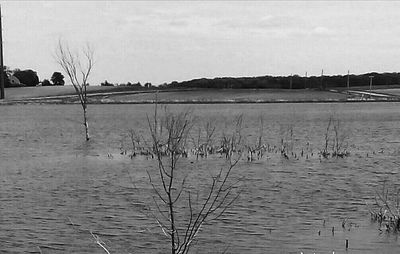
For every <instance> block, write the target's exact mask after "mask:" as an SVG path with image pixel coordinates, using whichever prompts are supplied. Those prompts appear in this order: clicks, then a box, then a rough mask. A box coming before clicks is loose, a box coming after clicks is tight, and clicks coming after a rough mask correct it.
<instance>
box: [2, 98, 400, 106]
mask: <svg viewBox="0 0 400 254" xmlns="http://www.w3.org/2000/svg"><path fill="white" fill-rule="evenodd" d="M377 102H379V103H382V102H385V103H390V102H400V99H397V98H396V99H394V98H391V99H367V100H338V99H331V100H317V99H314V100H256V101H251V100H249V101H246V100H216V101H195V100H190V101H176V100H172V101H157V102H156V101H153V100H152V101H109V100H107V101H102V100H96V101H90V102H88V105H122V104H127V105H129V104H132V105H146V104H176V105H179V104H182V105H187V104H193V105H200V104H299V103H316V104H318V103H377ZM26 104H60V105H74V104H80V102H79V101H66V100H41V99H35V100H10V101H1V102H0V105H26Z"/></svg>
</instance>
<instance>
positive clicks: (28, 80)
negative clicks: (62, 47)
mask: <svg viewBox="0 0 400 254" xmlns="http://www.w3.org/2000/svg"><path fill="white" fill-rule="evenodd" d="M14 76H15V77H16V78H17V79H18V80H19V81H20V82H21V83H22V84H25V85H26V86H36V85H38V84H39V77H38V75H37V73H36V71H33V70H23V71H21V70H16V71H14Z"/></svg>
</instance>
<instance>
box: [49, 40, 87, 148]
mask: <svg viewBox="0 0 400 254" xmlns="http://www.w3.org/2000/svg"><path fill="white" fill-rule="evenodd" d="M81 53H82V55H83V56H81V55H80V54H79V51H72V50H71V49H70V47H69V46H68V44H67V43H63V42H62V41H61V40H60V41H59V42H58V46H57V48H56V56H55V58H56V60H57V62H58V64H59V65H60V66H61V68H62V69H63V70H64V72H65V73H66V74H67V75H68V77H69V79H70V81H71V84H72V85H73V87H74V89H75V92H76V95H77V96H78V98H79V101H80V103H81V106H82V110H83V125H84V126H85V137H86V141H88V140H89V139H90V136H89V124H88V120H87V104H88V100H87V89H86V88H87V85H88V83H87V81H88V78H89V75H90V73H91V71H92V68H93V64H94V58H93V56H94V51H93V50H92V48H91V47H90V46H89V45H87V46H86V47H85V48H83V49H82V52H81Z"/></svg>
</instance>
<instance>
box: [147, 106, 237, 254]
mask: <svg viewBox="0 0 400 254" xmlns="http://www.w3.org/2000/svg"><path fill="white" fill-rule="evenodd" d="M148 124H149V130H150V135H151V138H152V143H153V149H154V154H155V158H156V160H157V169H156V170H155V171H152V172H153V174H152V173H151V172H149V171H147V174H148V178H149V182H150V184H151V186H152V190H153V193H154V195H153V209H152V210H151V216H152V218H154V219H155V221H156V222H157V224H158V225H159V226H160V228H161V230H162V232H163V233H164V235H165V236H167V238H168V239H169V243H170V250H171V253H172V254H185V253H188V252H189V250H190V248H191V246H192V245H193V244H194V240H195V239H196V237H197V236H198V234H199V232H200V231H201V228H202V227H203V226H204V225H206V224H207V223H209V222H211V221H214V220H217V219H218V218H220V216H221V215H223V214H224V213H225V211H226V210H227V209H228V208H230V207H231V206H232V205H233V204H234V202H235V201H236V200H237V198H238V196H239V190H238V188H237V183H238V181H233V179H232V177H231V173H232V170H233V168H234V167H235V166H236V164H237V163H238V162H239V160H240V157H239V156H232V155H231V153H228V154H229V155H228V158H227V161H228V163H226V162H224V165H225V164H226V165H227V166H222V167H221V168H220V169H219V170H216V171H214V173H211V174H210V176H211V177H210V182H209V184H208V185H207V184H205V183H204V182H201V183H199V181H198V176H197V177H193V175H191V173H189V172H191V171H190V170H189V167H195V166H194V165H193V164H191V163H187V162H188V161H187V160H185V156H183V151H184V150H186V147H185V146H186V145H187V143H188V139H189V135H190V131H191V130H192V129H193V125H194V124H193V118H192V116H191V114H190V112H187V111H186V112H181V113H171V112H168V111H167V110H166V111H165V112H164V114H163V116H161V117H159V116H158V115H157V110H155V116H154V119H152V120H150V118H149V117H148ZM232 135H236V130H235V131H234V132H233V134H232ZM229 139H231V140H237V137H233V136H231V137H229ZM231 146H234V144H231ZM185 162H186V163H185ZM203 162H204V161H203ZM205 162H207V161H205ZM196 163H198V162H197V161H196ZM190 165H191V166H190ZM213 167H214V166H213ZM210 171H212V170H210ZM195 173H196V174H198V173H199V170H196V171H195ZM193 174H194V173H193ZM191 176H192V177H191Z"/></svg>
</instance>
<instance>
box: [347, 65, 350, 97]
mask: <svg viewBox="0 0 400 254" xmlns="http://www.w3.org/2000/svg"><path fill="white" fill-rule="evenodd" d="M349 94H350V70H347V95H349Z"/></svg>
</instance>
